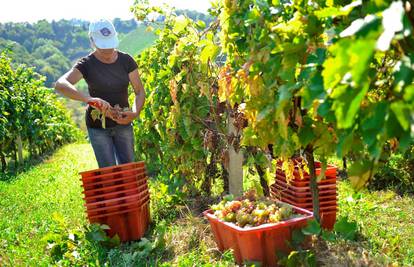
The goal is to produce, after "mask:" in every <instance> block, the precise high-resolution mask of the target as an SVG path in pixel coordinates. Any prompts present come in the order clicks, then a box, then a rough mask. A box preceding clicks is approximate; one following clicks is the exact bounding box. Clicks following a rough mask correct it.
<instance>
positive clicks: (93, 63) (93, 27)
mask: <svg viewBox="0 0 414 267" xmlns="http://www.w3.org/2000/svg"><path fill="white" fill-rule="evenodd" d="M89 38H90V40H91V43H92V45H93V47H94V48H95V50H94V51H93V52H92V53H91V54H89V55H87V56H86V57H83V58H81V59H80V60H79V61H78V62H77V63H76V64H75V66H74V67H73V68H72V69H71V70H70V71H69V72H67V73H66V74H64V75H63V76H62V77H60V78H59V80H58V81H57V82H56V85H55V89H56V91H57V92H59V93H61V94H63V95H65V96H66V97H69V98H71V99H74V100H78V101H82V102H85V103H88V104H89V106H88V109H87V111H86V116H85V117H86V126H87V129H88V135H89V139H90V141H91V144H92V147H93V150H94V152H95V157H96V160H97V161H98V165H99V168H102V167H107V166H113V165H116V164H123V163H128V162H132V161H134V135H133V130H132V125H131V122H132V121H133V120H134V119H136V118H138V116H139V113H140V111H141V109H142V106H143V105H144V101H145V91H144V88H143V86H142V83H141V80H140V77H139V74H138V70H137V67H138V66H137V63H136V62H135V61H134V59H133V58H132V57H131V56H130V55H128V54H126V53H123V52H120V51H118V50H116V49H115V48H116V47H117V46H118V43H119V41H118V38H117V33H116V31H115V28H114V26H113V24H112V23H111V22H110V21H108V20H99V21H96V22H93V23H91V24H90V26H89ZM82 78H83V79H85V81H86V83H87V84H88V90H89V95H90V96H86V95H84V94H83V93H82V92H80V91H78V90H77V89H76V87H75V86H74V85H75V84H76V83H77V82H78V81H79V80H81V79H82ZM129 84H131V85H132V87H133V89H134V92H135V101H134V102H135V103H134V107H133V110H132V111H128V110H126V111H123V110H125V109H126V108H129V104H128V85H129ZM117 105H119V107H120V108H121V109H122V110H121V109H114V107H115V106H117ZM92 106H94V107H95V108H97V109H99V111H101V114H103V115H104V117H106V118H105V120H102V121H101V120H99V119H96V116H95V114H94V112H92V110H93V109H94V108H93V107H92ZM91 113H92V115H91ZM95 113H96V112H95ZM103 121H105V124H103Z"/></svg>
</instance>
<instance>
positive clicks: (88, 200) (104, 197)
mask: <svg viewBox="0 0 414 267" xmlns="http://www.w3.org/2000/svg"><path fill="white" fill-rule="evenodd" d="M130 187H131V188H126V189H125V187H123V188H122V190H121V189H120V190H118V191H115V192H110V193H105V194H98V195H94V196H89V197H84V198H83V200H85V202H86V203H88V204H89V203H94V202H99V201H104V200H110V199H116V198H121V197H126V196H131V195H135V194H139V193H141V192H143V191H148V190H147V189H148V185H147V184H143V185H141V186H137V185H136V183H135V184H134V185H130Z"/></svg>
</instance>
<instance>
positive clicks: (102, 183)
mask: <svg viewBox="0 0 414 267" xmlns="http://www.w3.org/2000/svg"><path fill="white" fill-rule="evenodd" d="M143 179H147V175H146V174H145V173H142V174H139V175H131V176H126V177H120V178H116V179H112V180H105V181H99V182H95V183H91V184H87V185H83V188H84V190H94V189H99V188H105V187H109V186H113V185H122V184H127V183H131V182H137V181H139V180H143Z"/></svg>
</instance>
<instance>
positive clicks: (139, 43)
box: [119, 25, 157, 55]
mask: <svg viewBox="0 0 414 267" xmlns="http://www.w3.org/2000/svg"><path fill="white" fill-rule="evenodd" d="M156 38H157V36H156V35H155V33H154V32H152V31H147V28H146V26H144V25H139V26H138V27H137V28H136V29H135V30H134V31H131V32H130V33H128V34H127V35H125V36H124V37H123V38H122V39H121V41H120V43H119V49H120V50H121V51H124V52H127V53H129V54H131V55H137V54H139V53H140V52H141V51H142V50H144V49H145V48H147V47H148V46H150V45H151V44H152V43H153V42H154V41H155V39H156Z"/></svg>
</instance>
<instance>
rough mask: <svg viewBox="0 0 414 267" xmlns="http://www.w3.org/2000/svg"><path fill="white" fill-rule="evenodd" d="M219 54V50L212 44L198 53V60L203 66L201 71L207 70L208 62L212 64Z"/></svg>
mask: <svg viewBox="0 0 414 267" xmlns="http://www.w3.org/2000/svg"><path fill="white" fill-rule="evenodd" d="M219 52H220V48H219V47H218V46H217V45H215V44H214V43H213V42H209V43H208V44H207V45H206V46H205V47H204V48H203V50H202V51H201V53H200V60H201V63H202V64H203V70H204V71H206V70H207V64H208V62H214V61H215V59H216V57H217V55H218V54H219Z"/></svg>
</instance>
